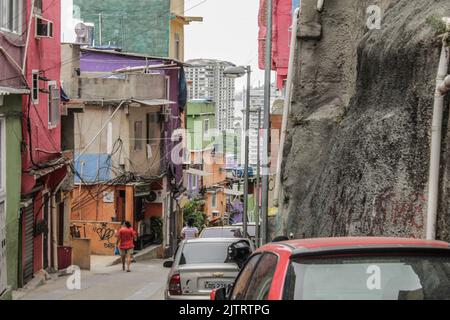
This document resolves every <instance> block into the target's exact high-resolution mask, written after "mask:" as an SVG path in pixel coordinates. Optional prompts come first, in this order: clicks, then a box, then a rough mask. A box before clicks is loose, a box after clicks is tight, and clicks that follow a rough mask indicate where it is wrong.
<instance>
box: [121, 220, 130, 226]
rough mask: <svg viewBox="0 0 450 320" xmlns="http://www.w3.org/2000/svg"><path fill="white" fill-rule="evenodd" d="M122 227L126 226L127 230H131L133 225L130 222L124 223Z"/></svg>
mask: <svg viewBox="0 0 450 320" xmlns="http://www.w3.org/2000/svg"><path fill="white" fill-rule="evenodd" d="M122 225H125V226H126V227H127V228H131V223H130V221H124V222H123V223H122Z"/></svg>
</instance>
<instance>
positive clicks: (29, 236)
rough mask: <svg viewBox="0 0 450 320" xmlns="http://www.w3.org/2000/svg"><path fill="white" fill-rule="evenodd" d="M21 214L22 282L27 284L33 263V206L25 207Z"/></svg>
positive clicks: (31, 275)
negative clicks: (23, 240)
mask: <svg viewBox="0 0 450 320" xmlns="http://www.w3.org/2000/svg"><path fill="white" fill-rule="evenodd" d="M23 210H24V214H23V219H24V220H25V224H24V225H25V229H24V232H25V252H24V254H25V260H24V265H23V281H24V283H27V282H28V281H30V280H31V279H33V268H34V266H33V262H34V208H33V205H30V206H28V207H26V208H25V209H23Z"/></svg>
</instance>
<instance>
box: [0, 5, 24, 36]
mask: <svg viewBox="0 0 450 320" xmlns="http://www.w3.org/2000/svg"><path fill="white" fill-rule="evenodd" d="M22 17H23V0H0V30H5V31H9V32H13V33H17V34H19V33H21V32H22V21H23V18H22Z"/></svg>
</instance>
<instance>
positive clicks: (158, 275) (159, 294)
mask: <svg viewBox="0 0 450 320" xmlns="http://www.w3.org/2000/svg"><path fill="white" fill-rule="evenodd" d="M162 264H163V260H159V259H154V260H146V261H140V262H136V263H133V264H132V266H131V268H132V269H131V270H132V272H130V273H128V272H123V271H122V266H121V265H120V264H117V265H113V266H107V265H101V264H98V265H95V266H94V263H93V268H92V269H91V270H90V271H86V270H82V271H81V289H80V290H76V289H75V290H70V289H68V288H67V281H68V280H69V276H62V277H59V278H57V279H52V280H48V281H47V282H46V283H45V284H43V285H42V286H39V287H37V288H35V289H34V290H31V291H29V292H20V291H17V292H15V293H14V298H17V299H18V300H162V299H164V287H165V285H166V279H167V273H168V269H164V268H163V266H162Z"/></svg>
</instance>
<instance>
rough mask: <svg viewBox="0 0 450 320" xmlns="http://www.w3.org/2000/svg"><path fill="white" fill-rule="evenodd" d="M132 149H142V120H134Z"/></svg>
mask: <svg viewBox="0 0 450 320" xmlns="http://www.w3.org/2000/svg"><path fill="white" fill-rule="evenodd" d="M134 150H142V121H135V122H134Z"/></svg>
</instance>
